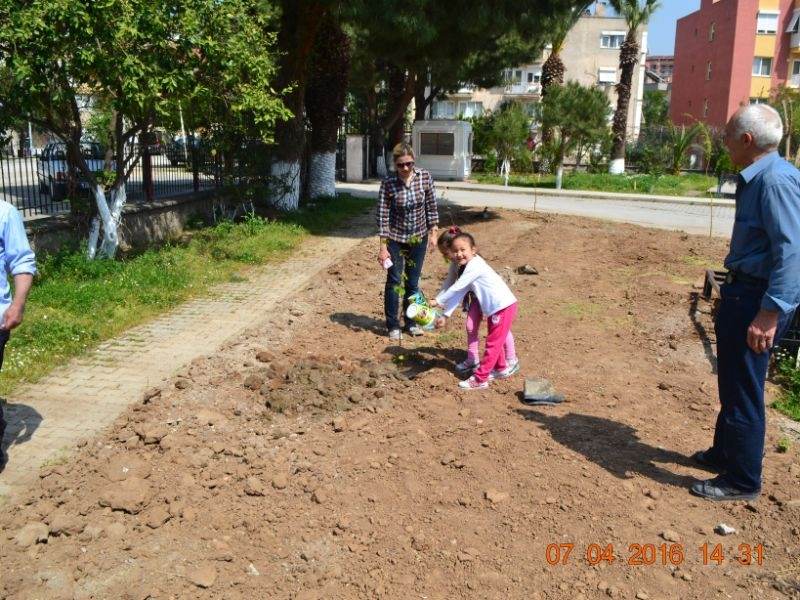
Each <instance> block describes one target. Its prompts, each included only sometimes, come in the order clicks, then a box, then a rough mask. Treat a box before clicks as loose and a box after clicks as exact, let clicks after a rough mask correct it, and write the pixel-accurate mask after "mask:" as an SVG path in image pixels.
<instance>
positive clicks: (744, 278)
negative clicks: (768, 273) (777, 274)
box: [725, 271, 768, 287]
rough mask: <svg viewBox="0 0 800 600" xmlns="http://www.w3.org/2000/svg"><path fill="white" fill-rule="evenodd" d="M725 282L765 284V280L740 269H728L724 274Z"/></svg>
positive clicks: (761, 285) (763, 285) (764, 285)
mask: <svg viewBox="0 0 800 600" xmlns="http://www.w3.org/2000/svg"><path fill="white" fill-rule="evenodd" d="M725 283H744V284H745V285H755V286H760V287H766V286H767V283H768V282H767V280H766V279H761V278H760V277H753V276H752V275H748V274H747V273H742V272H741V271H728V273H727V274H726V275H725Z"/></svg>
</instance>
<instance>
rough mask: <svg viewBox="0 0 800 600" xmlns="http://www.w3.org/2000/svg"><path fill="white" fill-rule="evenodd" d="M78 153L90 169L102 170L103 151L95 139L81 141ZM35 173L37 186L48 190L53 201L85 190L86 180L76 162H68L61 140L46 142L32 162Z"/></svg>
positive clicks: (86, 189)
mask: <svg viewBox="0 0 800 600" xmlns="http://www.w3.org/2000/svg"><path fill="white" fill-rule="evenodd" d="M81 154H82V155H83V157H84V158H85V159H86V163H87V165H88V167H89V169H91V170H92V171H102V170H103V167H104V163H105V155H104V154H103V149H102V148H101V146H100V144H97V143H95V142H82V143H81ZM36 175H37V177H38V180H39V190H40V191H41V192H42V193H43V194H48V195H49V196H50V198H51V199H52V200H53V201H55V202H58V201H61V200H64V199H65V198H66V197H67V196H69V195H70V193H78V194H87V193H89V191H90V189H89V182H88V181H87V180H86V177H85V176H83V174H81V173H79V170H78V166H77V165H71V164H69V161H68V160H67V146H66V144H64V143H63V142H53V143H50V144H47V145H46V146H45V147H44V149H43V150H42V153H41V154H40V155H39V160H38V162H37V166H36Z"/></svg>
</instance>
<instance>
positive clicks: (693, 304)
mask: <svg viewBox="0 0 800 600" xmlns="http://www.w3.org/2000/svg"><path fill="white" fill-rule="evenodd" d="M689 300H690V302H689V319H690V320H691V321H692V325H694V329H695V331H696V332H697V335H698V336H699V337H700V341H701V342H702V343H703V351H704V352H705V354H706V359H708V364H710V365H711V372H712V373H714V374H715V375H716V373H717V356H716V354H714V345H713V343H712V342H711V338H710V337H709V335H708V331H706V328H705V326H704V325H703V323H702V322H701V321H700V319H699V318H698V317H697V305H698V302H699V301H700V294H698V293H697V292H692V293H691V295H690V296H689Z"/></svg>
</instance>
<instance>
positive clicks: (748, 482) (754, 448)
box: [709, 281, 792, 492]
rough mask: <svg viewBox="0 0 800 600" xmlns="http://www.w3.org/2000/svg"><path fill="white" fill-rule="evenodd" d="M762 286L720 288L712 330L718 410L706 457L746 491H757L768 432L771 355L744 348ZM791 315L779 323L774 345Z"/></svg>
mask: <svg viewBox="0 0 800 600" xmlns="http://www.w3.org/2000/svg"><path fill="white" fill-rule="evenodd" d="M765 291H766V284H764V285H758V284H751V283H743V282H739V281H735V282H733V283H726V284H724V285H723V286H722V288H721V296H722V300H721V301H720V306H719V310H718V312H717V317H716V321H715V323H714V330H715V332H716V335H717V380H718V385H719V399H720V404H721V407H720V412H719V415H718V416H717V425H716V429H715V431H714V446H713V447H712V449H711V451H710V454H709V458H710V459H711V460H713V461H714V462H715V463H717V464H718V465H719V466H720V467H721V468H722V470H723V471H724V472H725V475H724V477H725V479H726V480H727V482H728V483H729V484H730V485H733V486H734V487H736V488H738V489H740V490H742V491H744V492H758V491H760V490H761V462H762V456H763V454H764V434H765V431H766V421H765V414H764V413H765V410H764V382H765V380H766V377H767V368H768V367H769V356H770V355H769V353H768V352H763V353H761V354H756V353H755V352H753V351H752V350H751V349H750V347H749V346H748V345H747V328H748V327H749V326H750V324H751V323H752V322H753V319H754V318H755V316H756V314H757V313H758V311H759V310H760V308H761V299H762V298H763V296H764V292H765ZM791 318H792V315H791V314H789V315H782V316H781V317H780V318H779V319H778V329H777V331H776V335H775V341H776V342H777V341H778V340H780V339H781V337H782V336H783V333H784V332H785V331H786V327H787V326H788V325H789V323H791Z"/></svg>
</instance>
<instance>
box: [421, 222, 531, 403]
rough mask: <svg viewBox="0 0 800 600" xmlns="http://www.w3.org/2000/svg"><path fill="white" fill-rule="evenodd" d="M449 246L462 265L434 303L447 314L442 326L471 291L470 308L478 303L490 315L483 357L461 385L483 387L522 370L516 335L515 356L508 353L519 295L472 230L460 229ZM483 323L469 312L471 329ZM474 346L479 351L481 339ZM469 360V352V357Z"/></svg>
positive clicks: (479, 309) (482, 310)
mask: <svg viewBox="0 0 800 600" xmlns="http://www.w3.org/2000/svg"><path fill="white" fill-rule="evenodd" d="M449 247H450V258H451V260H452V261H453V262H454V263H455V264H457V265H458V276H457V278H456V280H455V282H454V283H453V284H452V285H450V286H449V287H448V288H447V289H446V290H444V291H442V292H441V293H440V294H439V295H438V296H437V297H436V300H434V301H433V302H432V303H431V304H433V305H434V306H441V307H442V308H443V312H444V317H442V318H441V319H439V321H438V322H437V326H439V327H441V326H443V325H444V322H445V317H449V316H450V315H452V314H453V312H454V311H455V309H456V308H457V307H458V306H459V305H461V303H462V302H463V301H464V300H465V298H467V297H468V295H471V296H472V298H473V300H472V301H471V302H470V311H471V310H472V306H473V305H474V304H477V305H478V308H477V310H478V313H477V315H480V314H481V313H482V314H485V315H488V318H487V325H488V327H489V334H488V336H487V338H486V346H485V348H484V353H483V358H482V359H481V361H480V364H479V365H478V368H477V370H476V371H475V373H474V374H473V375H472V377H470V378H469V379H467V380H466V381H462V382H461V383H459V386H460V387H462V388H465V389H482V388H486V387H488V386H489V380H491V379H503V378H506V377H510V376H511V375H513V374H514V373H516V372H517V371H518V370H519V361H517V360H516V356H513V337H512V338H511V354H512V356H508V355H507V353H506V352H507V351H506V346H507V340H508V338H509V335H510V333H511V325H512V323H513V322H514V318H515V317H516V314H517V299H516V297H514V294H513V293H511V290H510V289H509V288H508V286H507V285H506V282H505V281H503V280H502V278H501V277H500V276H499V275H498V274H497V273H496V272H495V271H494V270H493V269H492V268H491V267H490V266H489V265H488V264H487V262H486V261H485V260H483V258H482V257H481V256H479V255H478V252H477V249H476V248H475V240H474V238H473V237H472V236H471V235H470V234H468V233H465V232H459V233H456V234H455V235H453V237H452V239H451V241H450V246H449ZM475 314H476V313H473V314H472V316H473V317H474V316H475ZM479 324H480V320H479V319H475V318H473V319H470V318H469V314H468V331H469V330H473V331H475V332H477V325H479ZM470 341H471V340H470ZM472 348H473V349H474V352H475V354H477V340H476V342H475V344H474V346H473V347H472ZM469 360H470V357H469V356H468V357H467V361H469ZM511 360H513V363H512V362H511ZM465 362H466V361H465ZM462 364H463V363H462Z"/></svg>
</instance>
